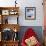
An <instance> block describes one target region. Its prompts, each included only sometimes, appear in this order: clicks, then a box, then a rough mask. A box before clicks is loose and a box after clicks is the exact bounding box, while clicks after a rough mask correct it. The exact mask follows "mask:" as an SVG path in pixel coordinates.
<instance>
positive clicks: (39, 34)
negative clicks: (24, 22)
mask: <svg viewBox="0 0 46 46" xmlns="http://www.w3.org/2000/svg"><path fill="white" fill-rule="evenodd" d="M28 28H32V29H33V30H34V31H35V32H36V33H37V37H38V39H39V41H40V42H41V43H42V42H43V30H42V26H22V27H21V29H20V32H19V39H20V41H21V40H22V38H23V35H24V33H25V32H26V30H27V29H28Z"/></svg>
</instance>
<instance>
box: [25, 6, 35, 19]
mask: <svg viewBox="0 0 46 46" xmlns="http://www.w3.org/2000/svg"><path fill="white" fill-rule="evenodd" d="M25 19H26V20H35V19H36V7H25Z"/></svg>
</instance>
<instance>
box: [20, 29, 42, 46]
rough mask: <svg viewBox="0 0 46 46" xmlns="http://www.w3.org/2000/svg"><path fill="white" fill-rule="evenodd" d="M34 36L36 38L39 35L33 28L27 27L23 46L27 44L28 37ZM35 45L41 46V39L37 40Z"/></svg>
mask: <svg viewBox="0 0 46 46" xmlns="http://www.w3.org/2000/svg"><path fill="white" fill-rule="evenodd" d="M32 36H34V37H35V38H36V37H37V35H36V33H35V32H34V30H33V29H32V28H29V29H27V31H26V32H25V35H24V37H23V38H22V42H21V46H27V44H26V43H25V40H26V39H28V38H30V37H32ZM36 39H37V38H36ZM37 41H38V40H37ZM35 46H41V44H40V43H39V41H38V42H37V44H36V45H35Z"/></svg>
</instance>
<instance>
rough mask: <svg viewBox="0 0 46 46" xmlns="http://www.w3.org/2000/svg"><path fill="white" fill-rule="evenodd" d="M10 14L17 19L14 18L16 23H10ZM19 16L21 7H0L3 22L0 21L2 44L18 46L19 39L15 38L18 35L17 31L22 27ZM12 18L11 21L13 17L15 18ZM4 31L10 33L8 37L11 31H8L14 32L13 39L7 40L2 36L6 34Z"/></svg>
mask: <svg viewBox="0 0 46 46" xmlns="http://www.w3.org/2000/svg"><path fill="white" fill-rule="evenodd" d="M10 16H11V17H15V18H16V20H14V21H15V23H12V22H11V23H9V21H8V19H9V17H10ZM18 17H19V7H0V22H1V23H0V32H1V41H0V46H18V40H19V39H17V40H16V39H15V37H16V35H17V34H16V33H17V32H18V31H19V29H20V26H19V24H18ZM10 19H11V20H10V21H13V20H12V19H14V18H10ZM2 32H3V33H2ZM4 32H6V35H8V37H9V34H10V33H9V34H8V33H7V32H13V33H14V35H12V37H11V36H10V37H11V39H10V40H8V41H7V40H4V39H3V37H2V35H4ZM15 34H16V35H15ZM17 37H18V36H17ZM5 38H6V37H5ZM12 38H13V39H12ZM6 39H9V38H6ZM14 39H15V40H14Z"/></svg>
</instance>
